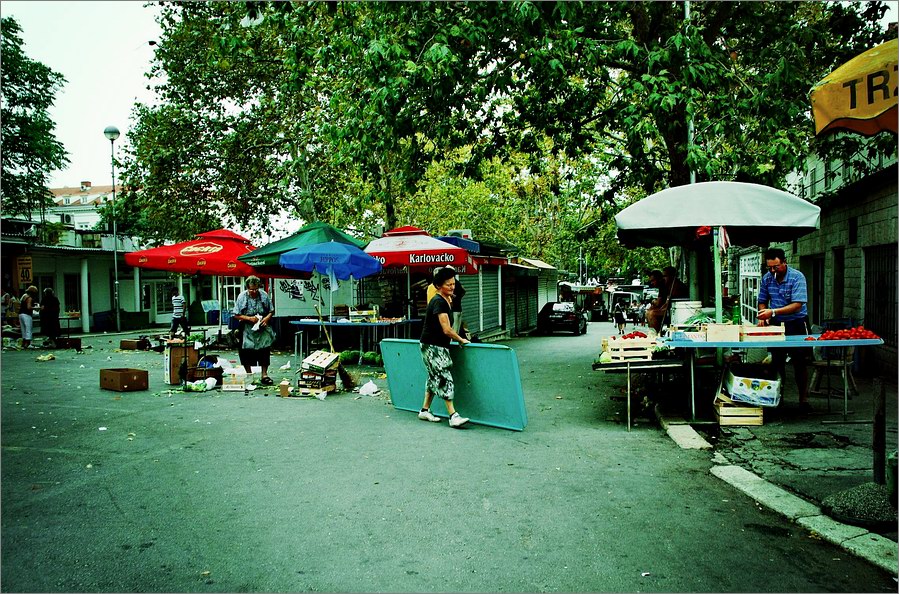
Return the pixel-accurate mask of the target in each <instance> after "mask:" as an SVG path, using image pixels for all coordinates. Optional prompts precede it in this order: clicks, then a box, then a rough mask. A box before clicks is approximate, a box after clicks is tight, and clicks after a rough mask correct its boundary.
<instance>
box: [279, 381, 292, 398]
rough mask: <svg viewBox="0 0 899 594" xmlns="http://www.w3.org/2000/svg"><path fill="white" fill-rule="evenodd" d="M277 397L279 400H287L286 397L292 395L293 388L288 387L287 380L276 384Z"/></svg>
mask: <svg viewBox="0 0 899 594" xmlns="http://www.w3.org/2000/svg"><path fill="white" fill-rule="evenodd" d="M278 395H279V396H280V397H281V398H287V397H288V396H291V395H293V386H291V385H290V382H289V381H288V380H283V381H282V382H281V383H280V384H278Z"/></svg>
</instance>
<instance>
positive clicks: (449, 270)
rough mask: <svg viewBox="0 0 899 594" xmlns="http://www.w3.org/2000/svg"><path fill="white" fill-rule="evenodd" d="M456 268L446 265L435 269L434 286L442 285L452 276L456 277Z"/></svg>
mask: <svg viewBox="0 0 899 594" xmlns="http://www.w3.org/2000/svg"><path fill="white" fill-rule="evenodd" d="M455 276H456V269H455V268H453V267H452V266H444V267H443V268H438V269H437V270H435V271H434V286H435V287H438V288H439V287H442V286H443V283H445V282H446V281H448V280H449V279H451V278H455Z"/></svg>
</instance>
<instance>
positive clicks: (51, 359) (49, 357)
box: [35, 353, 84, 367]
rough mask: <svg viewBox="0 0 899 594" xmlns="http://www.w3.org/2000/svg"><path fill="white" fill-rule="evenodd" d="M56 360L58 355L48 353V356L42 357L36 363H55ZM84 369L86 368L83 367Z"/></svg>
mask: <svg viewBox="0 0 899 594" xmlns="http://www.w3.org/2000/svg"><path fill="white" fill-rule="evenodd" d="M54 359H56V355H54V354H53V353H47V354H46V355H40V356H39V357H37V358H36V359H35V361H53V360H54ZM82 367H84V366H83V365H82Z"/></svg>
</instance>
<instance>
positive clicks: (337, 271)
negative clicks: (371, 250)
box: [278, 240, 381, 280]
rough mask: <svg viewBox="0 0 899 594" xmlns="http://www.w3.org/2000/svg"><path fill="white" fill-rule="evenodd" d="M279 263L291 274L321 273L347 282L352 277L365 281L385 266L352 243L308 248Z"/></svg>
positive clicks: (295, 250)
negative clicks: (296, 272)
mask: <svg viewBox="0 0 899 594" xmlns="http://www.w3.org/2000/svg"><path fill="white" fill-rule="evenodd" d="M278 263H279V264H280V265H281V266H283V267H284V268H288V269H290V270H301V271H303V272H318V273H319V274H321V275H327V276H329V277H336V278H338V279H340V280H347V279H348V278H350V277H351V276H352V277H353V278H356V279H360V278H364V277H366V276H370V275H372V274H377V273H378V272H380V271H381V262H379V261H378V259H377V258H374V257H372V256H369V255H368V254H366V253H365V252H363V251H362V250H361V249H359V248H357V247H356V246H354V245H350V244H348V243H340V242H337V241H333V240H332V241H329V242H327V243H315V244H312V245H304V246H302V247H298V248H296V249H294V250H290V251H289V252H284V253H283V254H281V256H280V257H279V258H278Z"/></svg>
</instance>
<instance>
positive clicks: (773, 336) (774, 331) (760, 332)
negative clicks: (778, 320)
mask: <svg viewBox="0 0 899 594" xmlns="http://www.w3.org/2000/svg"><path fill="white" fill-rule="evenodd" d="M741 328H742V329H741V330H740V340H742V341H743V342H760V341H764V340H786V339H787V335H786V334H785V329H784V327H783V326H750V325H748V324H743V326H742V327H741Z"/></svg>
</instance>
